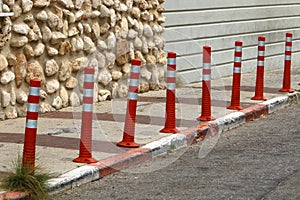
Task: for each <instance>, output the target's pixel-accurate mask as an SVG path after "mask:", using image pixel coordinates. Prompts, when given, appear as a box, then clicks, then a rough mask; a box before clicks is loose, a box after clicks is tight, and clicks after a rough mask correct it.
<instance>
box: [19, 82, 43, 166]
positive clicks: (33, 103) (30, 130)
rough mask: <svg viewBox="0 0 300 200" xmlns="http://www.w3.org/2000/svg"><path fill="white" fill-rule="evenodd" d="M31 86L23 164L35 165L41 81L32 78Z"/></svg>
mask: <svg viewBox="0 0 300 200" xmlns="http://www.w3.org/2000/svg"><path fill="white" fill-rule="evenodd" d="M29 86H30V87H29V96H28V105H27V115H26V129H25V138H24V147H23V157H22V164H23V165H29V166H32V167H34V165H35V146H36V133H37V120H38V114H39V101H40V87H41V81H40V80H39V79H32V80H30V85H29Z"/></svg>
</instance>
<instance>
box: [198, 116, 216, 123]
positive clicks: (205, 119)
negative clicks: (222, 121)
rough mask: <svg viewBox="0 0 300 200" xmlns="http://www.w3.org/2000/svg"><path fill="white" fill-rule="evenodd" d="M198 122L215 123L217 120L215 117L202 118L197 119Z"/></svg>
mask: <svg viewBox="0 0 300 200" xmlns="http://www.w3.org/2000/svg"><path fill="white" fill-rule="evenodd" d="M197 120H198V121H203V122H208V121H213V120H216V118H214V117H213V116H200V117H198V118H197Z"/></svg>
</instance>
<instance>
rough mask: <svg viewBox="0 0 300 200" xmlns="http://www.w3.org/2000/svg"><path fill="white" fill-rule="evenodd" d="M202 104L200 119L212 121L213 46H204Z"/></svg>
mask: <svg viewBox="0 0 300 200" xmlns="http://www.w3.org/2000/svg"><path fill="white" fill-rule="evenodd" d="M202 72H203V76H202V106H201V116H200V117H198V120H199V121H212V120H215V118H214V117H213V116H212V115H211V95H210V93H211V87H210V86H211V47H210V46H204V47H203V71H202Z"/></svg>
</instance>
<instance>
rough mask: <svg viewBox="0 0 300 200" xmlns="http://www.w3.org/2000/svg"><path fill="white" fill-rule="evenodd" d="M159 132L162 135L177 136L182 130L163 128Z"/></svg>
mask: <svg viewBox="0 0 300 200" xmlns="http://www.w3.org/2000/svg"><path fill="white" fill-rule="evenodd" d="M159 132H161V133H173V134H176V133H179V132H180V130H178V129H177V128H163V129H161V130H160V131H159Z"/></svg>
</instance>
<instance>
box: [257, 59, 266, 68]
mask: <svg viewBox="0 0 300 200" xmlns="http://www.w3.org/2000/svg"><path fill="white" fill-rule="evenodd" d="M257 66H260V67H263V66H265V62H264V61H262V60H259V61H258V62H257Z"/></svg>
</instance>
